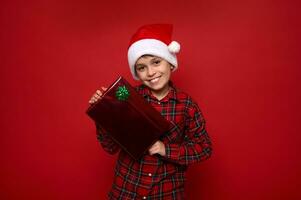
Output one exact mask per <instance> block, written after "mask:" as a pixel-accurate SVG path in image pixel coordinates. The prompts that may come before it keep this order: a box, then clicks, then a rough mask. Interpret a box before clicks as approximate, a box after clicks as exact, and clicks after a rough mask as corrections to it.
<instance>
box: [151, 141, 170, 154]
mask: <svg viewBox="0 0 301 200" xmlns="http://www.w3.org/2000/svg"><path fill="white" fill-rule="evenodd" d="M148 152H149V154H150V155H154V154H156V153H157V154H160V155H161V156H165V155H166V152H165V145H164V143H163V142H161V141H160V140H158V141H157V142H155V144H153V146H151V147H150V148H149V150H148Z"/></svg>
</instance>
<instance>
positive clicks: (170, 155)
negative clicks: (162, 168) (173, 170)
mask: <svg viewBox="0 0 301 200" xmlns="http://www.w3.org/2000/svg"><path fill="white" fill-rule="evenodd" d="M165 152H166V158H167V159H170V160H174V161H177V160H179V157H180V145H178V144H168V145H165Z"/></svg>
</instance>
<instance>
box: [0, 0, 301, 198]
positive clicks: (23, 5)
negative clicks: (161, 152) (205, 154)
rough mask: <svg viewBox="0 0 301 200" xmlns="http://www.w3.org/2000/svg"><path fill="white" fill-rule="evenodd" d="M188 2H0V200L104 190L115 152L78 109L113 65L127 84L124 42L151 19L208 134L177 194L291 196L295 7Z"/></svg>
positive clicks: (110, 75)
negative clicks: (169, 36) (175, 53)
mask: <svg viewBox="0 0 301 200" xmlns="http://www.w3.org/2000/svg"><path fill="white" fill-rule="evenodd" d="M192 2H193V1H190V2H189V1H178V2H176V1H172V0H167V1H140V0H139V1H116V0H115V1H114V0H112V1H103V2H102V1H96V0H94V1H92V0H77V1H67V0H61V1H45V0H44V1H21V0H19V1H17V0H15V1H8V0H7V1H1V5H0V9H1V18H0V19H1V21H0V23H1V24H0V25H1V30H0V35H1V37H0V46H1V50H0V66H1V73H0V78H1V79H0V80H1V84H0V91H1V102H0V103H1V104H0V108H1V138H0V139H1V140H0V152H1V154H0V155H1V165H0V173H1V174H0V183H1V186H0V199H5V200H11V199H32V200H38V199H44V200H47V199H49V200H50V199H51V200H53V199H55V200H61V199H73V200H77V199H78V200H79V199H89V200H93V199H95V200H96V199H105V195H106V193H107V192H108V190H109V188H110V186H111V183H112V177H113V166H114V163H115V159H116V156H110V155H108V154H106V153H105V152H104V151H103V150H102V149H101V147H100V145H99V143H98V142H97V140H96V136H95V129H94V125H93V123H92V121H91V120H90V119H89V118H88V117H87V116H86V114H85V110H86V109H87V107H88V100H89V98H90V96H91V95H92V94H93V93H94V91H95V90H96V89H97V88H98V87H99V86H101V85H105V86H106V85H108V84H110V82H112V81H113V80H114V79H115V78H116V77H117V76H118V75H123V76H125V77H126V78H127V79H129V80H131V82H132V83H133V84H138V82H134V81H133V80H132V79H131V75H130V72H129V69H128V66H127V58H126V52H127V45H128V41H129V38H130V36H131V35H132V34H133V32H134V31H135V30H136V29H137V28H138V27H139V26H141V25H143V24H147V23H158V22H166V23H173V24H174V26H175V27H174V39H175V40H177V41H178V42H180V43H181V45H182V51H181V53H180V55H179V63H180V66H179V70H178V71H176V72H175V73H174V74H173V75H174V76H173V80H174V82H175V84H176V85H177V86H178V87H180V88H182V89H183V90H185V91H187V92H188V93H189V94H190V95H191V96H193V98H194V99H195V100H196V101H197V102H198V103H199V105H200V107H201V109H202V111H203V114H204V116H205V118H206V121H207V129H208V132H209V133H210V136H211V138H212V141H213V144H214V152H213V156H212V158H211V159H210V160H208V161H206V162H203V163H200V164H197V165H194V166H192V167H191V168H190V169H189V173H188V182H187V187H186V190H187V195H188V199H192V200H198V199H206V200H220V199H222V200H224V199H244V200H248V199H257V200H266V199H290V200H291V199H300V198H301V193H300V185H301V170H300V169H301V160H300V155H299V154H300V152H301V151H300V147H299V146H300V138H301V137H300V131H301V128H300V122H299V120H300V119H301V116H300V113H301V112H300V74H301V73H300V49H299V48H300V14H299V13H300V12H299V8H300V5H298V4H297V3H295V2H293V1H284V0H283V1H279V0H274V1H268V0H252V1H251V0H250V1H239V0H236V1H235V0H232V1H226V0H210V1H198V3H192ZM298 12H299V13H298ZM298 91H299V92H298ZM298 156H299V158H298Z"/></svg>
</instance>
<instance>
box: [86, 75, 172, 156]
mask: <svg viewBox="0 0 301 200" xmlns="http://www.w3.org/2000/svg"><path fill="white" fill-rule="evenodd" d="M86 113H87V114H88V115H89V116H90V117H91V118H92V119H93V120H94V121H95V122H96V123H97V124H98V125H100V126H101V127H102V128H103V129H104V130H105V131H107V132H108V133H109V134H110V135H111V137H112V138H113V140H114V141H115V142H116V143H118V144H119V145H120V147H121V148H122V149H123V150H125V151H126V152H127V153H128V154H129V155H131V156H132V157H133V158H135V159H139V158H140V157H141V156H142V155H143V154H144V153H147V150H148V148H149V147H150V146H151V145H152V144H153V143H154V142H156V141H157V140H158V139H159V138H160V136H161V135H162V134H163V133H164V132H166V131H168V130H169V129H170V127H171V123H170V122H169V121H168V120H166V119H165V118H164V117H163V116H162V115H161V114H160V113H159V112H158V111H157V110H156V109H155V108H153V107H152V106H151V105H150V104H148V103H147V102H146V101H145V100H144V99H143V97H142V96H141V95H140V94H138V93H137V91H136V90H135V89H134V88H133V87H132V86H131V85H130V84H129V83H128V82H127V81H126V80H125V79H124V78H123V77H119V78H118V79H117V80H116V81H115V82H114V83H113V84H112V85H111V86H110V87H109V88H108V89H107V90H106V91H105V92H104V94H103V95H102V97H101V99H100V100H98V101H97V102H96V103H95V104H93V105H91V106H90V107H89V108H88V110H87V112H86Z"/></svg>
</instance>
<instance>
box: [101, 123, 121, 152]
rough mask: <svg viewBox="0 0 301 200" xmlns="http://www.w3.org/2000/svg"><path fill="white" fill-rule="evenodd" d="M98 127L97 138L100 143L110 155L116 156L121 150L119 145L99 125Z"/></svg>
mask: <svg viewBox="0 0 301 200" xmlns="http://www.w3.org/2000/svg"><path fill="white" fill-rule="evenodd" d="M95 125H96V136H97V139H98V141H99V142H100V144H101V146H102V148H103V149H104V150H105V151H106V152H108V153H109V154H115V153H117V152H118V151H119V150H120V147H119V145H118V144H117V143H116V142H114V140H113V139H112V137H111V136H110V135H109V134H108V133H107V132H106V131H105V130H104V129H103V128H102V127H101V126H100V125H98V124H97V123H95Z"/></svg>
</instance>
